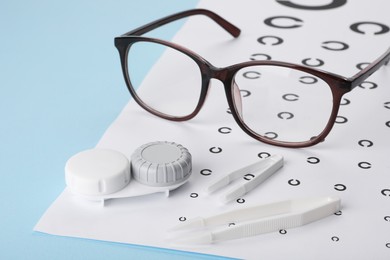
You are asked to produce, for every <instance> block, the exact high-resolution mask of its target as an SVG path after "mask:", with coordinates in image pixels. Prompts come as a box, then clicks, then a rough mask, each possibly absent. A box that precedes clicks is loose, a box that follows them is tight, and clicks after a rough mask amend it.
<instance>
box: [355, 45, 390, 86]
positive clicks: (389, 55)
mask: <svg viewBox="0 0 390 260" xmlns="http://www.w3.org/2000/svg"><path fill="white" fill-rule="evenodd" d="M389 61H390V48H389V49H388V50H387V51H386V52H385V53H384V54H382V56H380V57H379V58H378V59H376V60H375V61H373V62H372V63H370V64H369V65H368V66H367V67H366V68H364V69H363V70H361V71H360V72H359V73H357V74H356V75H354V76H352V77H351V78H349V80H350V81H351V89H353V88H355V87H356V86H358V85H359V84H361V83H362V82H363V81H364V80H366V79H367V78H368V77H369V76H371V75H372V74H373V73H374V72H375V71H377V70H378V69H379V68H380V67H382V66H383V65H388V64H389Z"/></svg>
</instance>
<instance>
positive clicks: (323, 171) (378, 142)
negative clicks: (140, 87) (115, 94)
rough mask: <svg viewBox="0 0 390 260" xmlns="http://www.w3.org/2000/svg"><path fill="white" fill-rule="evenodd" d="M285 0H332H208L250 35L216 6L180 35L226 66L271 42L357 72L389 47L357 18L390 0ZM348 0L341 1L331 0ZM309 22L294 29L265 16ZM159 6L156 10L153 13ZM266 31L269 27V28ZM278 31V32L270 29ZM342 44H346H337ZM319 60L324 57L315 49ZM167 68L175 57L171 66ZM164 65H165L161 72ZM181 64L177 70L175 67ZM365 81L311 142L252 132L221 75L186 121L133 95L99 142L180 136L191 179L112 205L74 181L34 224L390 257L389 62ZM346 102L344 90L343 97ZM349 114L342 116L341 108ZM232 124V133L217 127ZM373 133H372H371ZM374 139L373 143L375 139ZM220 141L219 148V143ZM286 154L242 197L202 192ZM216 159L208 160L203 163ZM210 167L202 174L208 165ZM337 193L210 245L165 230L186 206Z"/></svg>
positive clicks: (93, 234)
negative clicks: (80, 192)
mask: <svg viewBox="0 0 390 260" xmlns="http://www.w3.org/2000/svg"><path fill="white" fill-rule="evenodd" d="M279 2H293V3H299V4H302V5H304V4H307V5H311V6H322V5H327V4H328V3H329V2H330V1H318V2H315V3H313V2H312V1H303V0H300V1H298V0H296V1H256V0H251V1H241V2H238V1H233V0H230V1H223V2H221V1H210V0H208V1H201V2H200V4H199V7H202V8H207V9H210V10H213V11H215V12H217V13H218V14H220V15H221V16H223V17H224V18H226V19H227V20H229V21H230V22H232V23H233V24H235V25H237V26H238V27H239V28H240V29H241V30H242V33H241V36H240V37H239V38H237V39H233V38H231V36H230V35H229V34H227V33H226V32H225V31H223V30H222V29H221V28H219V27H218V26H217V25H216V24H213V22H212V21H211V20H209V19H207V18H203V17H200V16H197V17H192V18H190V19H189V20H188V21H187V22H186V24H185V25H184V26H183V28H182V29H181V30H180V31H179V32H178V34H177V35H176V36H175V38H174V41H175V42H177V43H180V44H181V45H183V46H187V47H188V48H190V49H192V50H193V51H195V52H197V53H199V54H200V55H201V56H203V57H204V58H205V59H207V60H208V61H210V62H211V63H212V64H214V65H215V66H220V67H222V66H228V65H231V64H234V63H238V62H242V61H247V60H249V59H250V58H259V57H261V55H256V54H267V55H270V56H271V57H272V59H274V60H281V61H289V62H295V63H301V61H302V60H303V59H305V58H313V59H316V58H318V59H321V60H324V61H325V65H324V66H322V67H321V69H324V70H328V71H331V72H335V73H338V74H341V75H345V76H352V75H353V74H355V73H356V72H358V69H357V68H356V65H357V64H358V63H362V62H370V61H373V60H374V59H375V58H377V57H378V56H379V55H381V54H382V53H384V52H385V51H386V50H387V48H388V47H390V41H389V40H390V33H389V32H386V33H383V34H374V33H375V32H378V31H379V30H380V29H381V27H380V26H378V25H374V24H362V25H361V26H360V27H359V29H361V30H363V31H364V32H365V33H357V32H355V31H353V30H351V29H350V26H351V25H352V24H354V23H359V22H367V21H369V22H376V23H380V24H383V25H384V26H385V27H384V28H388V26H389V25H390V18H389V15H388V10H389V7H390V6H389V3H388V2H387V1H380V0H375V1H364V0H360V1H357V0H355V1H347V3H346V4H344V5H343V6H341V7H338V8H334V9H329V10H303V9H297V8H292V7H287V6H285V5H282V3H279ZM332 2H335V3H337V2H343V1H332ZM274 16H290V17H294V18H298V19H300V20H302V22H297V21H294V20H291V19H290V18H287V19H286V18H285V19H279V20H274V22H275V24H278V25H281V26H289V25H293V24H299V25H301V26H300V27H298V28H294V29H281V28H275V27H271V26H268V25H266V24H265V23H264V20H265V19H267V18H270V17H274ZM156 18H158V17H156ZM269 35H271V36H277V37H280V38H282V39H283V43H282V44H280V45H270V44H269V42H268V44H265V45H264V44H261V43H259V42H258V38H260V37H262V36H269ZM268 40H269V39H268ZM271 40H272V39H271ZM326 41H341V42H344V43H347V44H348V46H349V48H348V49H347V50H344V51H331V50H327V49H325V48H323V47H322V46H323V45H326V44H324V42H326ZM328 46H331V47H333V48H338V47H340V45H337V44H336V45H328ZM310 62H315V61H314V60H312V61H310ZM166 69H170V68H166ZM153 73H164V71H160V72H153ZM178 76H180V75H178ZM367 81H369V82H373V83H374V84H375V85H376V87H374V88H371V87H372V86H374V84H372V83H369V82H368V83H365V84H363V85H362V87H361V88H360V87H359V88H357V89H354V90H353V91H352V92H351V93H349V94H347V95H346V96H345V98H347V99H348V100H349V102H350V103H349V104H348V105H343V106H341V108H340V112H339V115H340V116H342V117H343V118H346V119H347V122H346V123H336V124H335V126H334V128H333V130H332V132H331V133H330V135H329V136H328V138H327V140H326V141H325V142H324V143H321V144H319V145H317V146H314V147H311V148H304V149H287V148H279V147H274V146H269V145H266V144H263V143H260V142H257V141H255V140H254V139H251V138H250V137H249V136H247V135H246V134H245V133H244V132H243V131H242V130H241V129H240V128H239V127H238V126H237V124H236V123H235V122H234V120H233V118H232V117H231V115H230V114H228V113H227V112H226V110H227V107H228V105H227V102H226V97H225V93H224V91H223V86H222V84H221V83H220V82H218V81H213V82H212V86H211V89H210V90H211V91H210V93H209V95H208V97H207V100H206V104H205V105H204V107H203V108H202V111H201V112H200V113H199V114H198V115H197V117H195V118H194V119H192V120H190V121H187V122H171V121H167V120H163V119H160V118H157V117H155V116H153V115H150V114H149V113H147V112H146V111H144V110H142V109H141V108H140V107H139V106H138V105H137V104H135V102H134V101H130V102H129V103H128V105H127V106H126V107H125V108H124V109H123V111H122V113H121V114H120V115H119V117H118V118H117V119H116V120H115V121H114V122H113V124H112V125H111V126H110V127H109V128H108V129H107V131H106V133H105V134H104V135H103V137H102V138H101V140H100V142H99V143H98V145H97V147H100V148H110V149H114V150H117V151H120V152H122V153H124V154H126V155H127V156H128V157H130V155H131V153H132V152H133V151H134V150H135V149H136V148H137V147H139V146H140V145H142V144H144V143H147V142H152V141H157V140H162V141H164V140H166V141H174V142H177V143H180V144H182V145H183V146H185V147H187V148H188V149H189V151H190V152H191V154H192V156H193V173H192V176H191V178H190V180H189V182H188V183H186V184H185V185H184V186H183V187H181V188H179V189H178V190H176V191H174V192H172V193H171V195H170V197H169V198H166V197H165V196H164V195H163V194H161V193H160V194H154V195H148V196H143V197H135V198H128V199H117V200H111V201H109V202H108V203H107V204H106V206H105V207H100V206H99V205H94V204H90V203H87V202H85V201H82V200H79V199H78V198H77V197H74V196H73V195H71V194H70V193H69V192H68V191H67V190H66V189H65V190H64V192H63V193H62V194H61V195H60V196H59V197H58V198H57V199H56V200H55V202H54V203H53V204H52V205H51V206H50V208H49V209H48V210H47V211H46V213H45V214H44V215H43V216H42V218H41V220H40V221H39V222H38V224H37V225H36V227H35V230H37V231H40V232H45V233H49V234H54V235H62V236H71V237H81V238H88V239H97V240H105V241H113V242H121V243H130V244H138V245H147V246H155V247H163V248H171V249H179V250H186V251H193V252H201V253H208V254H217V255H224V256H230V257H238V258H245V259H260V258H264V259H270V258H271V259H333V258H335V259H342V258H343V259H344V258H347V257H351V258H354V259H374V258H375V259H388V257H389V256H390V236H389V234H390V160H389V159H390V109H389V107H390V105H389V104H390V88H389V86H390V69H389V66H387V67H383V68H381V69H380V70H379V71H378V72H376V73H375V74H374V75H372V76H371V77H370V78H369V79H368V80H367ZM344 102H346V101H344ZM343 118H341V117H340V118H339V119H340V120H342V119H343ZM222 127H229V128H230V129H231V131H230V133H228V134H222V133H220V132H219V131H218V130H219V129H220V128H222ZM365 140H368V141H365ZM371 144H372V145H371ZM213 147H216V148H214V149H218V148H221V150H222V151H221V152H219V153H212V152H210V149H211V150H213ZM267 153H268V154H274V153H279V154H282V155H283V156H284V158H285V166H284V167H283V169H281V170H280V171H279V172H277V173H276V174H275V175H274V176H272V177H271V178H270V179H269V180H267V181H266V182H264V183H263V184H262V185H261V186H260V187H258V188H257V189H255V190H254V191H252V192H251V193H250V194H247V195H245V196H244V197H243V198H242V200H240V201H239V202H243V203H238V202H233V203H230V204H227V205H220V204H219V203H218V201H217V200H218V193H217V194H213V195H211V196H209V195H206V194H204V192H203V188H204V187H205V186H206V185H208V184H209V183H210V181H211V180H213V179H214V178H216V177H218V176H221V175H223V174H226V173H229V172H231V171H232V170H234V169H237V168H240V167H242V166H245V165H247V164H250V163H253V162H255V161H256V160H258V159H259V157H262V156H263V155H264V154H267ZM204 169H208V170H207V171H202V170H204ZM205 172H206V173H210V174H209V175H204V174H202V173H205ZM324 195H336V196H340V197H341V199H342V211H341V213H340V214H337V215H332V216H330V217H328V218H326V219H323V220H321V221H318V222H315V223H312V224H310V225H307V226H303V227H300V228H296V229H291V230H287V233H285V234H283V232H282V233H278V232H276V233H269V234H265V235H260V236H255V237H251V238H245V239H240V240H232V241H227V242H223V243H217V244H213V245H210V246H203V247H175V246H173V245H171V244H169V243H168V242H167V240H166V230H167V229H168V228H170V227H172V226H174V225H176V224H178V223H180V221H181V220H183V219H184V218H186V219H189V218H193V217H196V216H208V215H211V214H215V213H219V212H222V211H226V210H231V209H237V208H243V207H246V206H249V205H255V204H259V203H270V202H272V201H277V200H285V199H292V198H299V197H309V196H324Z"/></svg>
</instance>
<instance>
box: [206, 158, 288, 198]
mask: <svg viewBox="0 0 390 260" xmlns="http://www.w3.org/2000/svg"><path fill="white" fill-rule="evenodd" d="M282 166H283V156H281V155H278V154H275V155H272V156H270V157H267V158H265V159H263V160H261V161H259V162H256V163H253V164H251V165H248V166H246V167H243V168H241V169H238V170H236V171H233V172H231V173H229V174H228V175H226V176H223V177H222V178H219V179H217V180H215V181H214V182H213V183H212V184H211V185H210V186H208V187H207V188H206V192H207V193H212V192H214V191H216V190H219V189H221V188H223V187H225V186H227V185H229V184H230V183H231V182H233V181H234V180H236V179H238V178H241V177H244V176H245V175H247V174H251V173H252V175H253V178H252V179H250V180H249V181H247V182H245V183H244V184H241V185H239V186H238V187H234V188H232V189H231V190H229V191H228V192H226V193H225V194H223V195H222V197H221V198H220V199H221V201H222V202H223V203H227V202H229V201H231V200H234V199H237V198H239V197H241V196H243V195H245V194H246V193H248V192H249V191H251V190H253V189H254V188H256V187H257V186H258V185H259V184H260V183H262V182H264V181H265V180H266V179H268V177H270V176H271V175H272V174H274V173H275V172H276V171H277V170H279V169H280V168H281V167H282Z"/></svg>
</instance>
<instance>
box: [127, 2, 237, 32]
mask: <svg viewBox="0 0 390 260" xmlns="http://www.w3.org/2000/svg"><path fill="white" fill-rule="evenodd" d="M192 15H206V16H207V17H209V18H211V19H212V20H213V21H214V22H216V23H218V24H219V25H220V26H221V27H222V28H224V29H225V30H226V31H227V32H228V33H230V34H231V35H232V36H233V37H235V38H237V37H238V36H239V35H240V32H241V30H240V29H239V28H237V27H236V26H235V25H233V24H231V23H230V22H228V21H226V20H225V19H224V18H222V17H221V16H219V15H217V14H216V13H214V12H211V11H209V10H206V9H191V10H187V11H184V12H180V13H176V14H173V15H170V16H167V17H164V18H161V19H159V20H156V21H154V22H151V23H148V24H146V25H144V26H141V27H138V28H136V29H134V30H132V31H130V32H127V33H125V34H123V35H122V36H130V35H137V36H139V35H142V34H144V33H147V32H149V31H151V30H153V29H156V28H158V27H160V26H163V25H165V24H167V23H170V22H173V21H176V20H179V19H182V18H185V17H188V16H192Z"/></svg>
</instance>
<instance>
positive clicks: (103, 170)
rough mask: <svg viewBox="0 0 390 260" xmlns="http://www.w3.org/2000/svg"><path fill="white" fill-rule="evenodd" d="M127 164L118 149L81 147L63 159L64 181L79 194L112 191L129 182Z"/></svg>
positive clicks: (108, 192) (126, 160)
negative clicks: (80, 149)
mask: <svg viewBox="0 0 390 260" xmlns="http://www.w3.org/2000/svg"><path fill="white" fill-rule="evenodd" d="M129 165H130V163H129V160H128V159H127V158H126V156H124V155H123V154H122V153H120V152H117V151H113V150H108V149H91V150H86V151H82V152H80V153H77V154H75V155H74V156H72V157H71V158H70V159H69V160H68V161H67V162H66V165H65V182H66V185H67V186H68V187H69V188H70V189H71V190H72V191H73V192H74V193H79V194H81V195H92V196H97V195H106V194H111V193H114V192H117V191H119V190H121V189H123V188H124V187H125V186H126V185H127V184H128V183H129V182H130V179H131V177H130V176H131V175H130V167H129Z"/></svg>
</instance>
